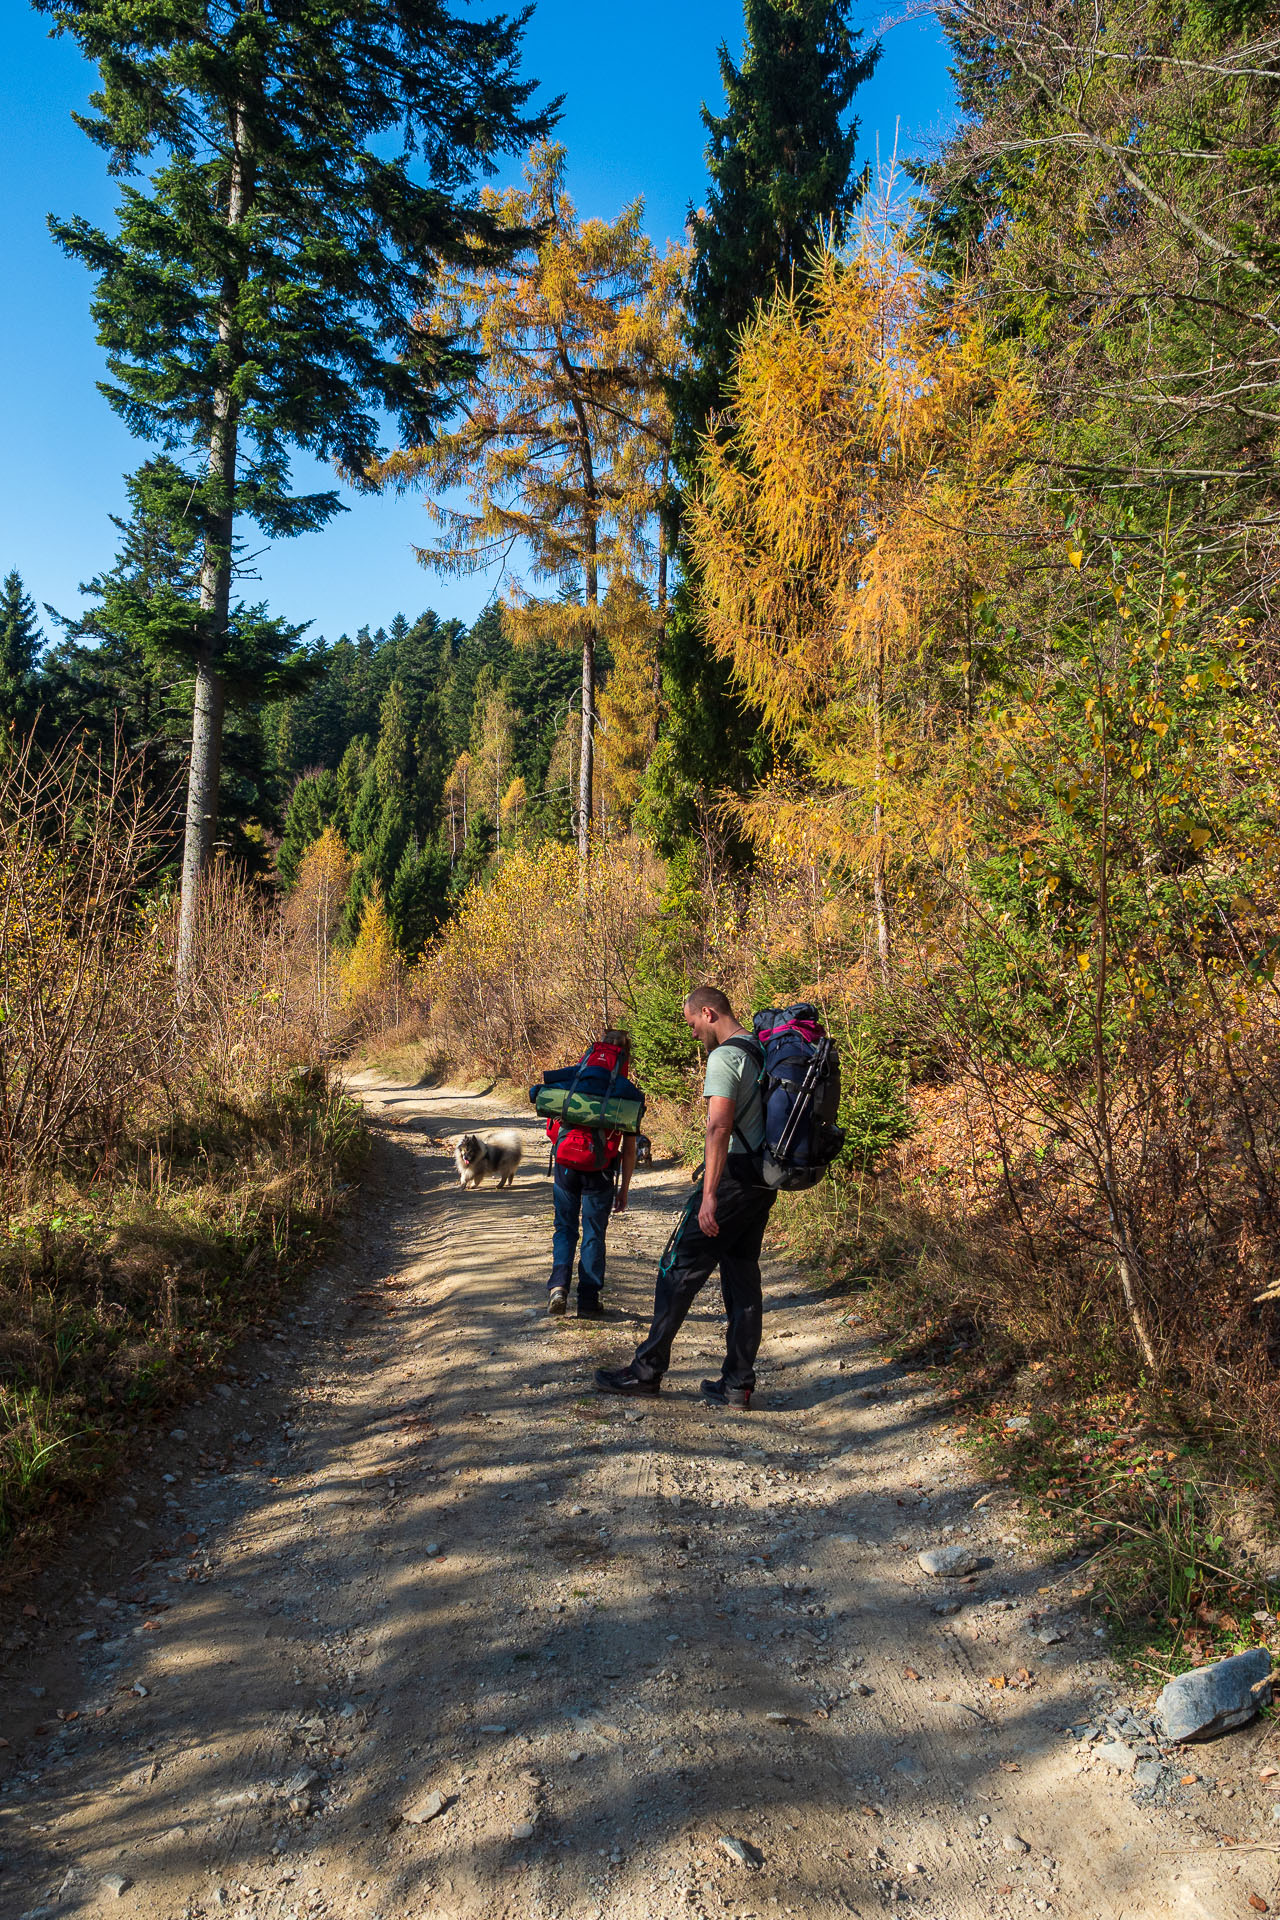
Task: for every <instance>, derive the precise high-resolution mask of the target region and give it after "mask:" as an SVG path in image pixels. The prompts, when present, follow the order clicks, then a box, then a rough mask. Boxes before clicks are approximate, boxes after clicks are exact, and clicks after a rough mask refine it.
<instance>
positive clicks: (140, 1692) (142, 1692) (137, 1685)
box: [42, 1680, 150, 1700]
mask: <svg viewBox="0 0 1280 1920" xmlns="http://www.w3.org/2000/svg"><path fill="white" fill-rule="evenodd" d="M42 1691H43V1689H42ZM129 1691H130V1692H131V1693H136V1694H137V1696H138V1698H139V1700H145V1699H146V1697H147V1695H148V1693H149V1692H150V1688H148V1687H144V1686H143V1684H142V1682H141V1680H135V1681H134V1683H133V1685H132V1687H131V1688H130V1689H129Z"/></svg>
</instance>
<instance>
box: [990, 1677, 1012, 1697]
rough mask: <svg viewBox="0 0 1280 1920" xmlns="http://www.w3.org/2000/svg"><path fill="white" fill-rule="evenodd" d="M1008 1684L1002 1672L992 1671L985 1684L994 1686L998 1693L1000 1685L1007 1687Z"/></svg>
mask: <svg viewBox="0 0 1280 1920" xmlns="http://www.w3.org/2000/svg"><path fill="white" fill-rule="evenodd" d="M1008 1684H1009V1682H1008V1681H1007V1680H1006V1679H1005V1677H1004V1675H1003V1674H1002V1673H993V1674H992V1675H991V1677H990V1678H989V1680H988V1681H987V1685H988V1686H989V1687H994V1688H995V1689H996V1692H997V1693H999V1691H1000V1689H1001V1688H1002V1687H1007V1686H1008Z"/></svg>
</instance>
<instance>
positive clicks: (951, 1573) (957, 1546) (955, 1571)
mask: <svg viewBox="0 0 1280 1920" xmlns="http://www.w3.org/2000/svg"><path fill="white" fill-rule="evenodd" d="M916 1559H917V1560H918V1561H919V1563H920V1565H921V1566H922V1567H923V1568H924V1570H925V1572H926V1573H930V1574H932V1575H933V1577H934V1579H935V1580H949V1579H954V1578H955V1577H957V1576H958V1575H959V1574H963V1573H972V1572H973V1571H974V1569H975V1568H976V1567H977V1564H978V1556H977V1554H976V1553H975V1552H974V1551H973V1548H972V1547H967V1546H965V1545H964V1543H963V1542H962V1541H959V1540H956V1541H953V1542H952V1543H951V1544H950V1545H948V1546H945V1547H926V1548H925V1549H924V1551H923V1552H922V1553H918V1554H917V1555H916Z"/></svg>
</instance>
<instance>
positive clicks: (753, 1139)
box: [702, 1040, 764, 1153]
mask: <svg viewBox="0 0 1280 1920" xmlns="http://www.w3.org/2000/svg"><path fill="white" fill-rule="evenodd" d="M759 1079H760V1061H759V1058H758V1056H757V1055H755V1054H753V1053H748V1052H747V1049H746V1048H745V1047H740V1046H739V1045H738V1044H737V1042H736V1041H734V1040H722V1041H721V1043H720V1045H719V1046H718V1047H716V1048H715V1050H714V1052H712V1053H709V1054H708V1055H707V1073H706V1078H705V1079H704V1080H703V1083H702V1092H703V1095H704V1097H705V1098H706V1099H708V1100H710V1099H712V1098H713V1097H719V1098H721V1099H727V1100H732V1101H733V1131H734V1138H733V1140H732V1141H731V1142H730V1144H729V1151H730V1152H731V1153H733V1152H735V1151H737V1152H741V1151H742V1150H743V1148H745V1149H746V1151H747V1152H748V1153H758V1152H759V1151H760V1149H761V1147H762V1146H763V1145H764V1104H763V1102H762V1101H761V1098H760V1088H759V1085H758V1081H759Z"/></svg>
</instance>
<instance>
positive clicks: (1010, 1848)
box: [1000, 1833, 1031, 1853]
mask: <svg viewBox="0 0 1280 1920" xmlns="http://www.w3.org/2000/svg"><path fill="white" fill-rule="evenodd" d="M1000 1844H1001V1846H1002V1847H1003V1848H1004V1850H1005V1852H1006V1853H1030V1851H1031V1849H1030V1847H1029V1846H1028V1845H1027V1843H1026V1841H1025V1840H1024V1839H1023V1837H1022V1835H1021V1834H1020V1833H1006V1834H1005V1836H1004V1839H1003V1840H1002V1841H1001V1842H1000Z"/></svg>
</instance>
